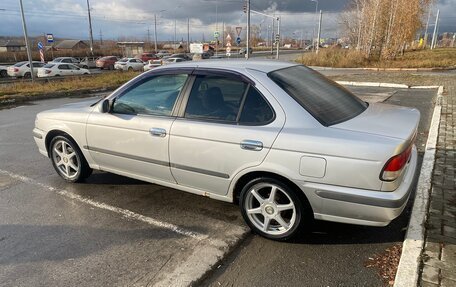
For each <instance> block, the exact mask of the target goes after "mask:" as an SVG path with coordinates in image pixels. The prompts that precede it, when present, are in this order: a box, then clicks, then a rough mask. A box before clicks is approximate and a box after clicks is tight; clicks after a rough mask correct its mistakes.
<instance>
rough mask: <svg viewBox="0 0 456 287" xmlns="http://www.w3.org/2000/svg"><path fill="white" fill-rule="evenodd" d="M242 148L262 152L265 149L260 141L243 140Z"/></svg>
mask: <svg viewBox="0 0 456 287" xmlns="http://www.w3.org/2000/svg"><path fill="white" fill-rule="evenodd" d="M241 148H242V149H245V150H254V151H260V150H262V149H263V143H262V142H260V141H253V140H243V141H242V142H241Z"/></svg>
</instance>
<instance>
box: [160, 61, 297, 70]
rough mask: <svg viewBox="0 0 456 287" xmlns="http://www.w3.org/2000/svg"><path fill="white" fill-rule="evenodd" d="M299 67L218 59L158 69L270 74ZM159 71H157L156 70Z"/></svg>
mask: <svg viewBox="0 0 456 287" xmlns="http://www.w3.org/2000/svg"><path fill="white" fill-rule="evenodd" d="M296 65H298V64H297V63H291V62H281V61H271V60H230V59H216V60H202V61H185V62H179V63H176V64H174V65H172V66H161V67H158V69H175V68H179V67H182V68H211V69H223V70H236V71H239V70H241V69H252V70H258V71H261V72H264V73H269V72H272V71H275V70H279V69H283V68H287V67H292V66H296ZM155 70H157V69H155Z"/></svg>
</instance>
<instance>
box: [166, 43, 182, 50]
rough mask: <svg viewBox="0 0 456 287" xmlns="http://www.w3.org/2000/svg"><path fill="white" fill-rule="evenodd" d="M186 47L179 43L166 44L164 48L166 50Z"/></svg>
mask: <svg viewBox="0 0 456 287" xmlns="http://www.w3.org/2000/svg"><path fill="white" fill-rule="evenodd" d="M183 48H184V47H183V46H182V43H179V44H164V45H163V49H165V50H179V49H183Z"/></svg>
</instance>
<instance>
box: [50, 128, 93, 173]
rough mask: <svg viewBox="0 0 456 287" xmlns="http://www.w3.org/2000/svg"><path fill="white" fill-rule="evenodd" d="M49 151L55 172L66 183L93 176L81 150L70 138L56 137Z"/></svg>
mask: <svg viewBox="0 0 456 287" xmlns="http://www.w3.org/2000/svg"><path fill="white" fill-rule="evenodd" d="M49 149H50V156H51V161H52V165H53V166H54V169H55V171H57V173H58V174H59V175H60V177H62V178H63V179H65V180H66V181H68V182H79V181H81V180H83V179H85V178H87V177H88V176H90V174H92V169H91V168H90V167H89V164H88V163H87V161H86V160H85V158H84V155H83V154H82V152H81V150H80V149H79V147H78V146H77V144H76V143H75V142H74V141H73V140H72V139H70V138H69V137H67V136H64V135H62V136H56V137H54V138H53V139H52V141H51V143H50V145H49Z"/></svg>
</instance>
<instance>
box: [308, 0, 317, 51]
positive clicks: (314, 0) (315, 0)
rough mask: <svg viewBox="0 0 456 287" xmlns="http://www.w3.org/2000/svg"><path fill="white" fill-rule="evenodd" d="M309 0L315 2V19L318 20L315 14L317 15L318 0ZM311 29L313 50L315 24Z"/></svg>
mask: <svg viewBox="0 0 456 287" xmlns="http://www.w3.org/2000/svg"><path fill="white" fill-rule="evenodd" d="M310 1H312V2H315V21H318V16H317V15H318V0H310ZM312 31H313V32H312V44H313V48H314V50H315V49H316V48H315V38H314V36H315V26H314V28H313V29H312Z"/></svg>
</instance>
